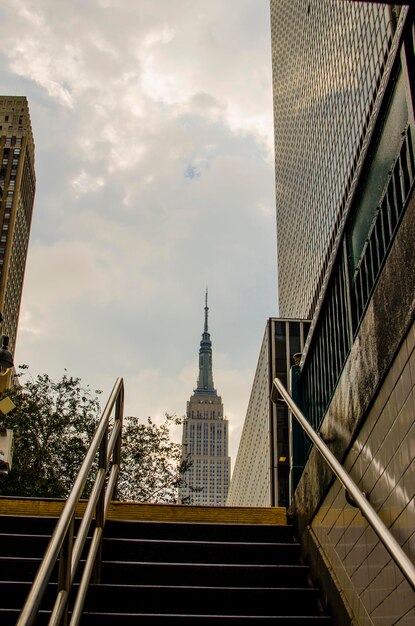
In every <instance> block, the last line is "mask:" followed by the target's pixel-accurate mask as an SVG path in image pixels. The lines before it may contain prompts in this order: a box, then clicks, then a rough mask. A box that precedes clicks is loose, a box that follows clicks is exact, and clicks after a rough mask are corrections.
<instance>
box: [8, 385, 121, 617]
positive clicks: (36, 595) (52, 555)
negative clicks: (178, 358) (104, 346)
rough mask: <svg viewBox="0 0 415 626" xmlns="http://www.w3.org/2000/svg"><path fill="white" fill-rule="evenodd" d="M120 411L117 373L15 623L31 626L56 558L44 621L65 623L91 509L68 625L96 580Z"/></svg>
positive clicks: (115, 467)
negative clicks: (80, 507)
mask: <svg viewBox="0 0 415 626" xmlns="http://www.w3.org/2000/svg"><path fill="white" fill-rule="evenodd" d="M114 407H115V414H114V422H113V427H112V430H111V435H110V437H109V438H108V435H109V427H110V418H111V414H112V411H113V409H114ZM123 410H124V383H123V379H122V378H118V379H117V380H116V382H115V385H114V388H113V390H112V392H111V395H110V397H109V399H108V402H107V405H106V407H105V409H104V411H103V413H102V416H101V419H100V421H99V424H98V427H97V429H96V431H95V435H94V437H93V439H92V442H91V445H90V447H89V449H88V452H87V453H86V456H85V459H84V461H83V463H82V466H81V469H80V470H79V473H78V476H77V477H76V480H75V482H74V485H73V487H72V490H71V492H70V494H69V496H68V499H67V500H66V503H65V506H64V508H63V510H62V513H61V516H60V518H59V520H58V522H57V524H56V527H55V530H54V532H53V535H52V537H51V540H50V542H49V545H48V547H47V549H46V552H45V556H44V557H43V560H42V563H41V564H40V567H39V570H38V572H37V574H36V578H35V580H34V582H33V585H32V587H31V589H30V592H29V595H28V597H27V600H26V603H25V605H24V607H23V609H22V612H21V614H20V616H19V619H18V621H17V626H31V624H33V623H34V622H35V619H36V616H37V613H38V611H39V608H40V605H41V602H42V599H43V596H44V594H45V591H46V588H47V586H48V583H49V580H50V577H51V574H52V571H53V569H54V567H55V565H56V563H57V561H58V559H59V574H58V593H57V596H56V600H55V604H54V607H53V610H52V613H51V616H50V619H49V626H58V625H59V624H62V625H64V626H66V625H67V624H68V619H69V617H68V598H69V594H70V591H71V588H72V584H73V581H74V577H75V574H76V571H77V567H78V565H79V561H80V559H81V554H82V552H83V549H84V547H85V543H86V539H87V535H88V531H89V527H90V525H91V522H92V518H93V517H94V514H95V528H94V532H93V535H92V539H91V543H90V547H89V550H88V554H87V557H86V561H85V566H84V570H83V573H82V577H81V582H80V584H79V588H78V593H77V595H76V598H75V602H74V606H73V609H72V614H71V620H70V622H69V623H70V626H76V625H77V624H78V623H79V620H80V618H81V614H82V609H83V605H84V602H85V598H86V594H87V591H88V587H89V584H90V581H91V579H92V580H93V581H94V582H98V581H99V576H100V569H101V539H102V533H103V529H104V524H105V520H106V516H107V510H108V506H109V504H110V501H111V500H112V499H114V498H115V497H116V485H117V479H118V475H119V471H120V454H121V434H122V420H123ZM97 455H99V458H98V470H97V473H96V477H95V481H94V484H93V487H92V490H91V494H90V496H89V499H88V502H87V504H86V508H85V512H84V514H83V518H82V521H81V523H80V526H79V529H78V531H77V535H76V540H75V542H74V522H75V511H76V506H77V504H78V503H79V501H80V499H81V496H82V493H83V491H84V487H85V485H86V483H87V480H88V478H89V476H90V473H91V469H92V468H93V465H94V461H95V459H96V457H97Z"/></svg>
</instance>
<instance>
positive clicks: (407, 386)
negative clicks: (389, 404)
mask: <svg viewBox="0 0 415 626" xmlns="http://www.w3.org/2000/svg"><path fill="white" fill-rule="evenodd" d="M413 386H414V383H413V382H412V379H411V371H410V368H409V367H405V368H404V369H403V370H402V373H401V375H400V376H399V380H398V382H397V384H396V393H397V400H398V410H400V408H401V406H402V405H403V403H404V402H405V400H406V398H407V397H408V395H409V394H410V392H411V391H412V389H413Z"/></svg>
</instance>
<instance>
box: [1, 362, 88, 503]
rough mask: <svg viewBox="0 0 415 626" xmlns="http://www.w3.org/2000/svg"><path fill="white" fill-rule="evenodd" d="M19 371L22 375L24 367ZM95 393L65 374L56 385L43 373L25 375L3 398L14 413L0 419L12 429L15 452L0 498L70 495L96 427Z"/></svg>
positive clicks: (2, 481)
mask: <svg viewBox="0 0 415 626" xmlns="http://www.w3.org/2000/svg"><path fill="white" fill-rule="evenodd" d="M19 369H20V370H21V373H23V371H24V370H27V366H20V367H19ZM98 393H99V392H95V393H92V392H91V390H90V389H89V387H83V386H82V385H81V380H80V379H79V378H73V377H72V376H69V375H68V373H67V372H66V370H65V372H64V374H63V376H62V378H61V379H60V380H58V381H57V382H55V381H54V380H52V378H50V377H49V376H48V375H47V374H43V375H39V376H37V377H36V378H35V379H33V378H32V377H30V376H28V377H26V378H25V381H24V382H23V383H21V385H20V386H18V387H17V388H15V389H14V390H12V391H8V392H6V393H4V394H3V396H6V395H7V396H9V398H10V399H11V400H12V401H13V402H14V404H15V405H16V408H15V409H14V410H13V411H11V412H10V413H8V414H7V415H5V416H4V417H3V419H2V422H3V425H4V426H5V427H6V428H12V429H13V430H14V453H13V464H12V469H11V471H10V473H9V474H8V475H7V476H5V477H2V478H1V479H0V495H19V496H38V497H49V498H52V497H57V498H59V497H64V496H66V495H67V494H68V493H69V491H70V489H71V487H72V484H73V482H74V480H75V477H76V475H77V472H78V470H79V468H80V466H81V463H82V461H83V458H84V456H85V454H86V451H87V449H88V446H89V443H90V441H91V439H92V436H93V434H94V432H95V429H96V426H97V423H98V419H99V414H100V407H99V401H98V397H97V394H98ZM0 419H1V418H0Z"/></svg>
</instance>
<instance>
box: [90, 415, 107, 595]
mask: <svg viewBox="0 0 415 626" xmlns="http://www.w3.org/2000/svg"><path fill="white" fill-rule="evenodd" d="M107 447H108V425H107V427H106V429H105V433H104V436H103V438H102V441H101V445H100V447H99V462H98V469H104V470H105V472H106V471H107ZM104 524H105V483H104V485H103V487H102V490H101V493H100V496H99V498H98V502H97V506H96V509H95V527H96V528H102V529H103V528H104ZM101 562H102V546H101V543H100V545H99V548H98V552H97V556H96V559H95V563H94V567H93V570H92V577H91V580H92V582H93V583H94V584H98V583H99V582H100V581H101Z"/></svg>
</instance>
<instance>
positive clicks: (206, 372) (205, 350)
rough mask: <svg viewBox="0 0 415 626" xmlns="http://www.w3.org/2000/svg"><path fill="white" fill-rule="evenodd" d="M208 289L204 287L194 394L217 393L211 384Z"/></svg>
mask: <svg viewBox="0 0 415 626" xmlns="http://www.w3.org/2000/svg"><path fill="white" fill-rule="evenodd" d="M208 314H209V307H208V289H207V287H206V294H205V325H204V329H203V334H202V340H201V342H200V348H199V378H198V379H197V389H195V394H196V395H201V394H212V395H215V396H216V395H217V393H216V389H215V388H214V386H213V373H212V342H211V340H210V334H209V328H208Z"/></svg>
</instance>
